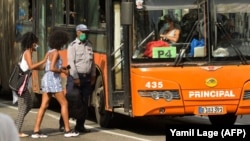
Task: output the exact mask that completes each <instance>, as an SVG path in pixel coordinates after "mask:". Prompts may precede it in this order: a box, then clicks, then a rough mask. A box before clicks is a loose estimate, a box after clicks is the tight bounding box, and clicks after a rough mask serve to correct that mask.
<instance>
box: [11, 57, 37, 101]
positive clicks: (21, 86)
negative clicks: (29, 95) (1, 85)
mask: <svg viewBox="0 0 250 141" xmlns="http://www.w3.org/2000/svg"><path fill="white" fill-rule="evenodd" d="M21 58H22V55H21ZM19 63H20V60H19ZM19 63H17V64H16V65H15V67H14V69H13V70H12V72H11V75H10V78H9V87H10V89H11V90H13V91H16V92H18V94H19V95H20V96H21V95H22V93H23V92H24V91H26V89H27V85H28V82H29V78H30V76H31V74H32V73H31V71H30V70H27V71H25V72H24V71H22V69H21V68H20V65H19Z"/></svg>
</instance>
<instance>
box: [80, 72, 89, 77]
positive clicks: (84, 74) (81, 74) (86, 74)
mask: <svg viewBox="0 0 250 141" xmlns="http://www.w3.org/2000/svg"><path fill="white" fill-rule="evenodd" d="M78 75H79V77H80V76H81V77H88V76H90V74H89V73H78Z"/></svg>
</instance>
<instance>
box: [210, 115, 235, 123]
mask: <svg viewBox="0 0 250 141" xmlns="http://www.w3.org/2000/svg"><path fill="white" fill-rule="evenodd" d="M208 118H209V121H210V122H211V124H212V125H234V123H235V121H236V119H237V116H236V115H234V114H226V115H212V116H208Z"/></svg>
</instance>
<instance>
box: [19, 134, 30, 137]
mask: <svg viewBox="0 0 250 141" xmlns="http://www.w3.org/2000/svg"><path fill="white" fill-rule="evenodd" d="M28 136H29V135H28V134H25V133H19V137H20V138H25V137H28Z"/></svg>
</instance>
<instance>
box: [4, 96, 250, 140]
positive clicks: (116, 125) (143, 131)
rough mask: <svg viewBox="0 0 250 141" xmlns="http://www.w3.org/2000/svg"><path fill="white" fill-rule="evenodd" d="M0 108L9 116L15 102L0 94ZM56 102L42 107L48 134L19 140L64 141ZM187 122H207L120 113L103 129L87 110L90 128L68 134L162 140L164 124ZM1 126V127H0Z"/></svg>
mask: <svg viewBox="0 0 250 141" xmlns="http://www.w3.org/2000/svg"><path fill="white" fill-rule="evenodd" d="M37 110H38V109H36V108H33V109H32V110H31V111H30V112H29V113H28V115H27V116H26V118H25V121H24V125H23V128H22V129H23V132H25V133H28V134H31V133H32V131H33V127H34V122H35V118H36V113H37ZM0 112H1V113H5V114H8V115H10V116H11V117H12V118H13V119H15V118H16V115H17V105H13V104H12V101H11V99H9V98H8V99H6V98H1V95H0ZM59 116H60V114H59V107H58V105H57V106H56V105H52V106H50V108H49V109H48V110H47V111H46V114H45V116H44V119H43V122H42V126H41V131H42V132H43V133H45V134H47V135H48V136H49V137H48V138H46V139H32V138H31V137H26V138H21V141H33V140H46V141H55V140H60V141H64V140H65V141H66V140H69V138H65V137H64V136H63V133H62V132H59V131H58V126H59V125H58V119H59ZM249 117H250V116H243V117H238V119H237V122H236V124H239V125H246V124H249V123H250V118H249ZM187 123H188V124H191V125H210V122H209V120H208V119H207V118H206V117H195V116H188V117H157V118H155V117H146V118H130V117H126V116H122V115H115V116H114V119H113V126H112V127H111V128H108V129H105V128H101V127H100V126H99V125H98V124H96V122H95V118H94V116H92V115H91V114H90V116H89V118H88V120H87V121H86V127H87V128H89V129H91V130H92V132H90V133H85V134H81V135H80V136H78V137H73V138H70V140H72V141H78V140H84V141H100V140H101V141H113V140H119V141H165V140H166V126H168V125H175V124H187ZM70 124H71V127H72V128H73V127H74V125H75V121H74V120H73V119H71V120H70ZM0 128H1V127H0Z"/></svg>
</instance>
